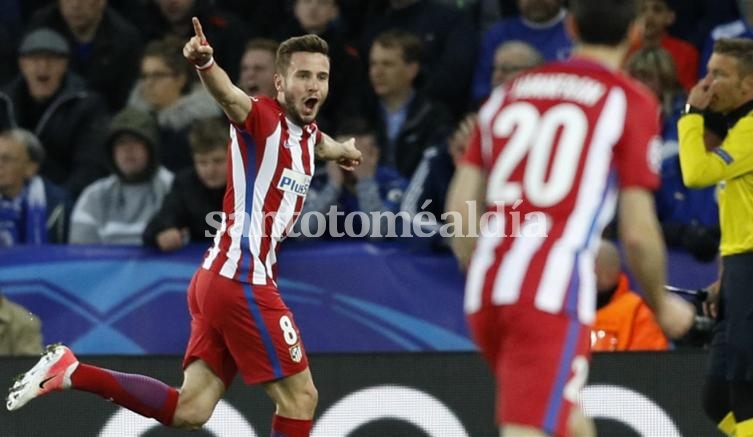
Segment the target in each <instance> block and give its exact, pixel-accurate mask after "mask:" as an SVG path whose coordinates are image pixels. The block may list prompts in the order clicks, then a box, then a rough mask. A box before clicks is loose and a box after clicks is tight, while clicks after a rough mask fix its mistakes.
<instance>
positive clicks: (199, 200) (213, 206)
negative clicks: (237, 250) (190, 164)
mask: <svg viewBox="0 0 753 437" xmlns="http://www.w3.org/2000/svg"><path fill="white" fill-rule="evenodd" d="M224 195H225V188H224V187H223V188H214V189H213V188H208V187H207V186H206V185H204V184H203V183H202V182H201V180H200V179H199V175H198V174H197V173H196V170H194V169H193V168H187V169H185V170H183V171H181V172H180V173H178V174H177V175H176V176H175V180H174V181H173V186H172V187H171V188H170V192H169V193H167V196H166V197H165V200H164V201H163V202H162V208H160V210H159V211H158V212H157V214H155V215H154V217H153V218H152V219H151V220H150V221H149V224H148V225H147V226H146V229H145V230H144V236H143V238H144V244H146V245H150V246H156V245H157V234H159V233H160V232H162V231H164V230H167V229H170V228H178V229H182V228H188V229H189V231H190V235H191V241H193V242H196V241H209V240H210V239H211V238H212V237H208V236H206V234H205V232H206V231H208V232H209V234H210V235H212V236H213V235H214V233H215V232H216V231H217V230H216V229H215V228H213V227H211V226H209V225H208V224H207V220H206V216H207V214H209V213H211V212H214V211H222V199H223V197H224Z"/></svg>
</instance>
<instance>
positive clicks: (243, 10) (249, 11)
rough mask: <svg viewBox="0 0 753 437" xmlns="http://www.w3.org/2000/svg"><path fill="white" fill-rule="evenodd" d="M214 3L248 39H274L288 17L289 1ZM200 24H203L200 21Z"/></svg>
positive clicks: (224, 0) (217, 0) (228, 1)
mask: <svg viewBox="0 0 753 437" xmlns="http://www.w3.org/2000/svg"><path fill="white" fill-rule="evenodd" d="M359 1H362V0H359ZM129 3H130V0H129ZM214 3H215V4H217V5H218V6H219V7H220V8H222V9H223V10H226V11H229V12H232V13H233V14H235V15H237V16H239V17H240V18H241V19H242V20H243V22H244V24H245V25H246V27H247V28H248V29H249V31H250V32H251V34H250V35H248V36H249V37H263V38H272V37H274V35H275V33H276V32H277V31H278V30H279V26H280V23H282V22H283V21H285V19H286V18H288V16H289V12H288V4H289V1H280V0H254V1H248V0H214ZM202 23H204V22H203V21H202ZM212 44H214V43H212ZM223 65H224V64H223Z"/></svg>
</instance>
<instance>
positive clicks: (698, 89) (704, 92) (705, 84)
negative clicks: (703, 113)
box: [688, 74, 714, 109]
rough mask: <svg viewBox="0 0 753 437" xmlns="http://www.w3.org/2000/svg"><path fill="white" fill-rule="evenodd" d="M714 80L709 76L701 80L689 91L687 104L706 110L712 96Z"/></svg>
mask: <svg viewBox="0 0 753 437" xmlns="http://www.w3.org/2000/svg"><path fill="white" fill-rule="evenodd" d="M713 85H714V79H713V78H712V77H711V75H710V74H708V75H706V77H704V78H703V79H701V80H700V81H699V82H698V83H697V84H695V86H694V87H693V88H692V89H691V90H690V94H688V104H690V106H693V107H695V108H698V109H706V108H708V106H709V104H710V103H711V98H712V97H713V96H714V87H713Z"/></svg>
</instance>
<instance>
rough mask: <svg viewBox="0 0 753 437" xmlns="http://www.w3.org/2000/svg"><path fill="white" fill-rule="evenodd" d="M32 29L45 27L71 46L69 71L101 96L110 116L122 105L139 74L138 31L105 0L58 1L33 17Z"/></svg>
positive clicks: (140, 44) (139, 40) (139, 44)
mask: <svg viewBox="0 0 753 437" xmlns="http://www.w3.org/2000/svg"><path fill="white" fill-rule="evenodd" d="M31 26H32V27H40V26H41V27H49V28H51V29H53V30H55V31H57V32H58V33H60V34H61V35H62V36H64V37H65V39H66V40H67V41H68V44H69V45H70V47H72V49H73V50H72V54H71V56H70V58H69V62H70V68H71V70H72V71H75V72H76V73H78V74H79V75H80V76H82V77H83V78H84V79H85V80H86V82H87V84H88V85H89V87H90V88H91V89H92V90H94V91H96V92H98V93H99V94H100V95H101V96H102V97H104V99H105V101H106V102H107V106H108V107H109V110H110V112H111V113H115V112H117V111H119V110H120V109H121V108H122V107H123V106H124V105H125V103H126V99H127V98H128V93H129V92H130V90H131V87H133V83H134V82H135V81H136V76H137V75H138V73H139V56H140V54H141V49H142V42H141V36H140V32H139V30H138V29H136V27H134V26H133V25H132V24H131V23H129V22H128V21H126V19H125V18H123V16H121V15H120V14H119V13H118V12H116V11H115V10H114V9H112V8H111V7H110V6H108V4H107V0H83V1H82V0H58V1H57V2H56V3H54V4H50V5H48V6H46V7H45V8H43V9H41V10H39V11H37V13H36V14H34V17H33V18H32V22H31Z"/></svg>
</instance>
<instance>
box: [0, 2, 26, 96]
mask: <svg viewBox="0 0 753 437" xmlns="http://www.w3.org/2000/svg"><path fill="white" fill-rule="evenodd" d="M21 9H22V8H21V0H0V11H2V14H0V59H5V60H10V59H12V58H13V54H14V52H15V50H16V46H17V45H18V40H19V39H20V38H21V33H22V31H23V27H24V20H23V17H22V16H21ZM17 73H18V70H17V67H16V66H15V65H14V63H13V62H7V61H6V62H0V83H5V82H7V81H9V80H11V79H12V78H13V77H14V76H15V75H16V74H17Z"/></svg>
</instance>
